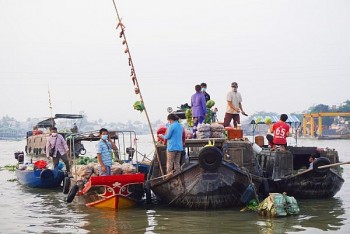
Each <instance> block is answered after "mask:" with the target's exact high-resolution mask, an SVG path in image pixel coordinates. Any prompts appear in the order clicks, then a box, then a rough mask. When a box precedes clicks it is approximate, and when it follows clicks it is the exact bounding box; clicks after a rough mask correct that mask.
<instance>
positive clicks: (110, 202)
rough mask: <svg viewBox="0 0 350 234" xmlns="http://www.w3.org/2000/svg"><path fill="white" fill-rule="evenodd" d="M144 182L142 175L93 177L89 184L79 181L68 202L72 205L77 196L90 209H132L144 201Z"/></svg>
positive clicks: (72, 189)
mask: <svg viewBox="0 0 350 234" xmlns="http://www.w3.org/2000/svg"><path fill="white" fill-rule="evenodd" d="M144 180H145V175H144V174H142V173H137V174H123V175H111V176H91V177H90V179H89V180H88V181H87V183H83V182H82V181H77V182H76V183H75V184H74V185H73V186H72V188H71V189H70V191H69V193H68V196H67V202H68V203H70V202H71V201H72V200H73V199H74V197H75V195H77V198H81V199H82V200H83V202H84V203H85V205H86V206H89V207H97V208H113V209H121V208H130V207H133V206H135V205H137V204H138V203H140V202H141V201H142V198H143V196H144V193H145V192H144V188H143V184H144Z"/></svg>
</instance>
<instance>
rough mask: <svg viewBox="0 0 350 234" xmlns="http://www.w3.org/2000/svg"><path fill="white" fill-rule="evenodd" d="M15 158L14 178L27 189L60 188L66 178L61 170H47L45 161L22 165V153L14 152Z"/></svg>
mask: <svg viewBox="0 0 350 234" xmlns="http://www.w3.org/2000/svg"><path fill="white" fill-rule="evenodd" d="M15 158H16V159H17V160H18V162H19V163H18V165H17V167H16V170H15V173H16V177H17V179H18V181H19V182H20V183H21V184H23V185H26V186H28V187H32V188H57V187H60V186H62V182H63V180H64V178H65V177H67V174H66V173H65V172H64V171H62V170H61V169H48V168H47V167H46V166H47V163H46V161H45V160H39V161H36V162H35V163H33V164H23V159H24V153H23V152H16V153H15Z"/></svg>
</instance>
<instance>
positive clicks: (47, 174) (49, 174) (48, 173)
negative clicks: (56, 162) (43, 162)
mask: <svg viewBox="0 0 350 234" xmlns="http://www.w3.org/2000/svg"><path fill="white" fill-rule="evenodd" d="M54 178H55V175H54V174H53V171H52V170H50V169H44V170H42V171H41V172H40V179H41V180H45V181H51V180H54Z"/></svg>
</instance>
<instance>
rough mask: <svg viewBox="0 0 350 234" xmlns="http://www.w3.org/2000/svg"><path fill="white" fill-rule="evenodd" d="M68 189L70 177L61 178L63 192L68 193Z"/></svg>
mask: <svg viewBox="0 0 350 234" xmlns="http://www.w3.org/2000/svg"><path fill="white" fill-rule="evenodd" d="M69 189H70V178H69V177H64V179H63V194H68V192H69Z"/></svg>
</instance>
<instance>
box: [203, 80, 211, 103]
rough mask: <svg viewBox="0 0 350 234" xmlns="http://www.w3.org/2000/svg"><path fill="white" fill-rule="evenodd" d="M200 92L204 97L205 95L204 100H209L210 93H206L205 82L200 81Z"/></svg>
mask: <svg viewBox="0 0 350 234" xmlns="http://www.w3.org/2000/svg"><path fill="white" fill-rule="evenodd" d="M201 88H202V89H201V92H202V93H203V95H204V97H205V101H206V102H207V101H209V100H210V95H209V93H207V84H206V83H201Z"/></svg>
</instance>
